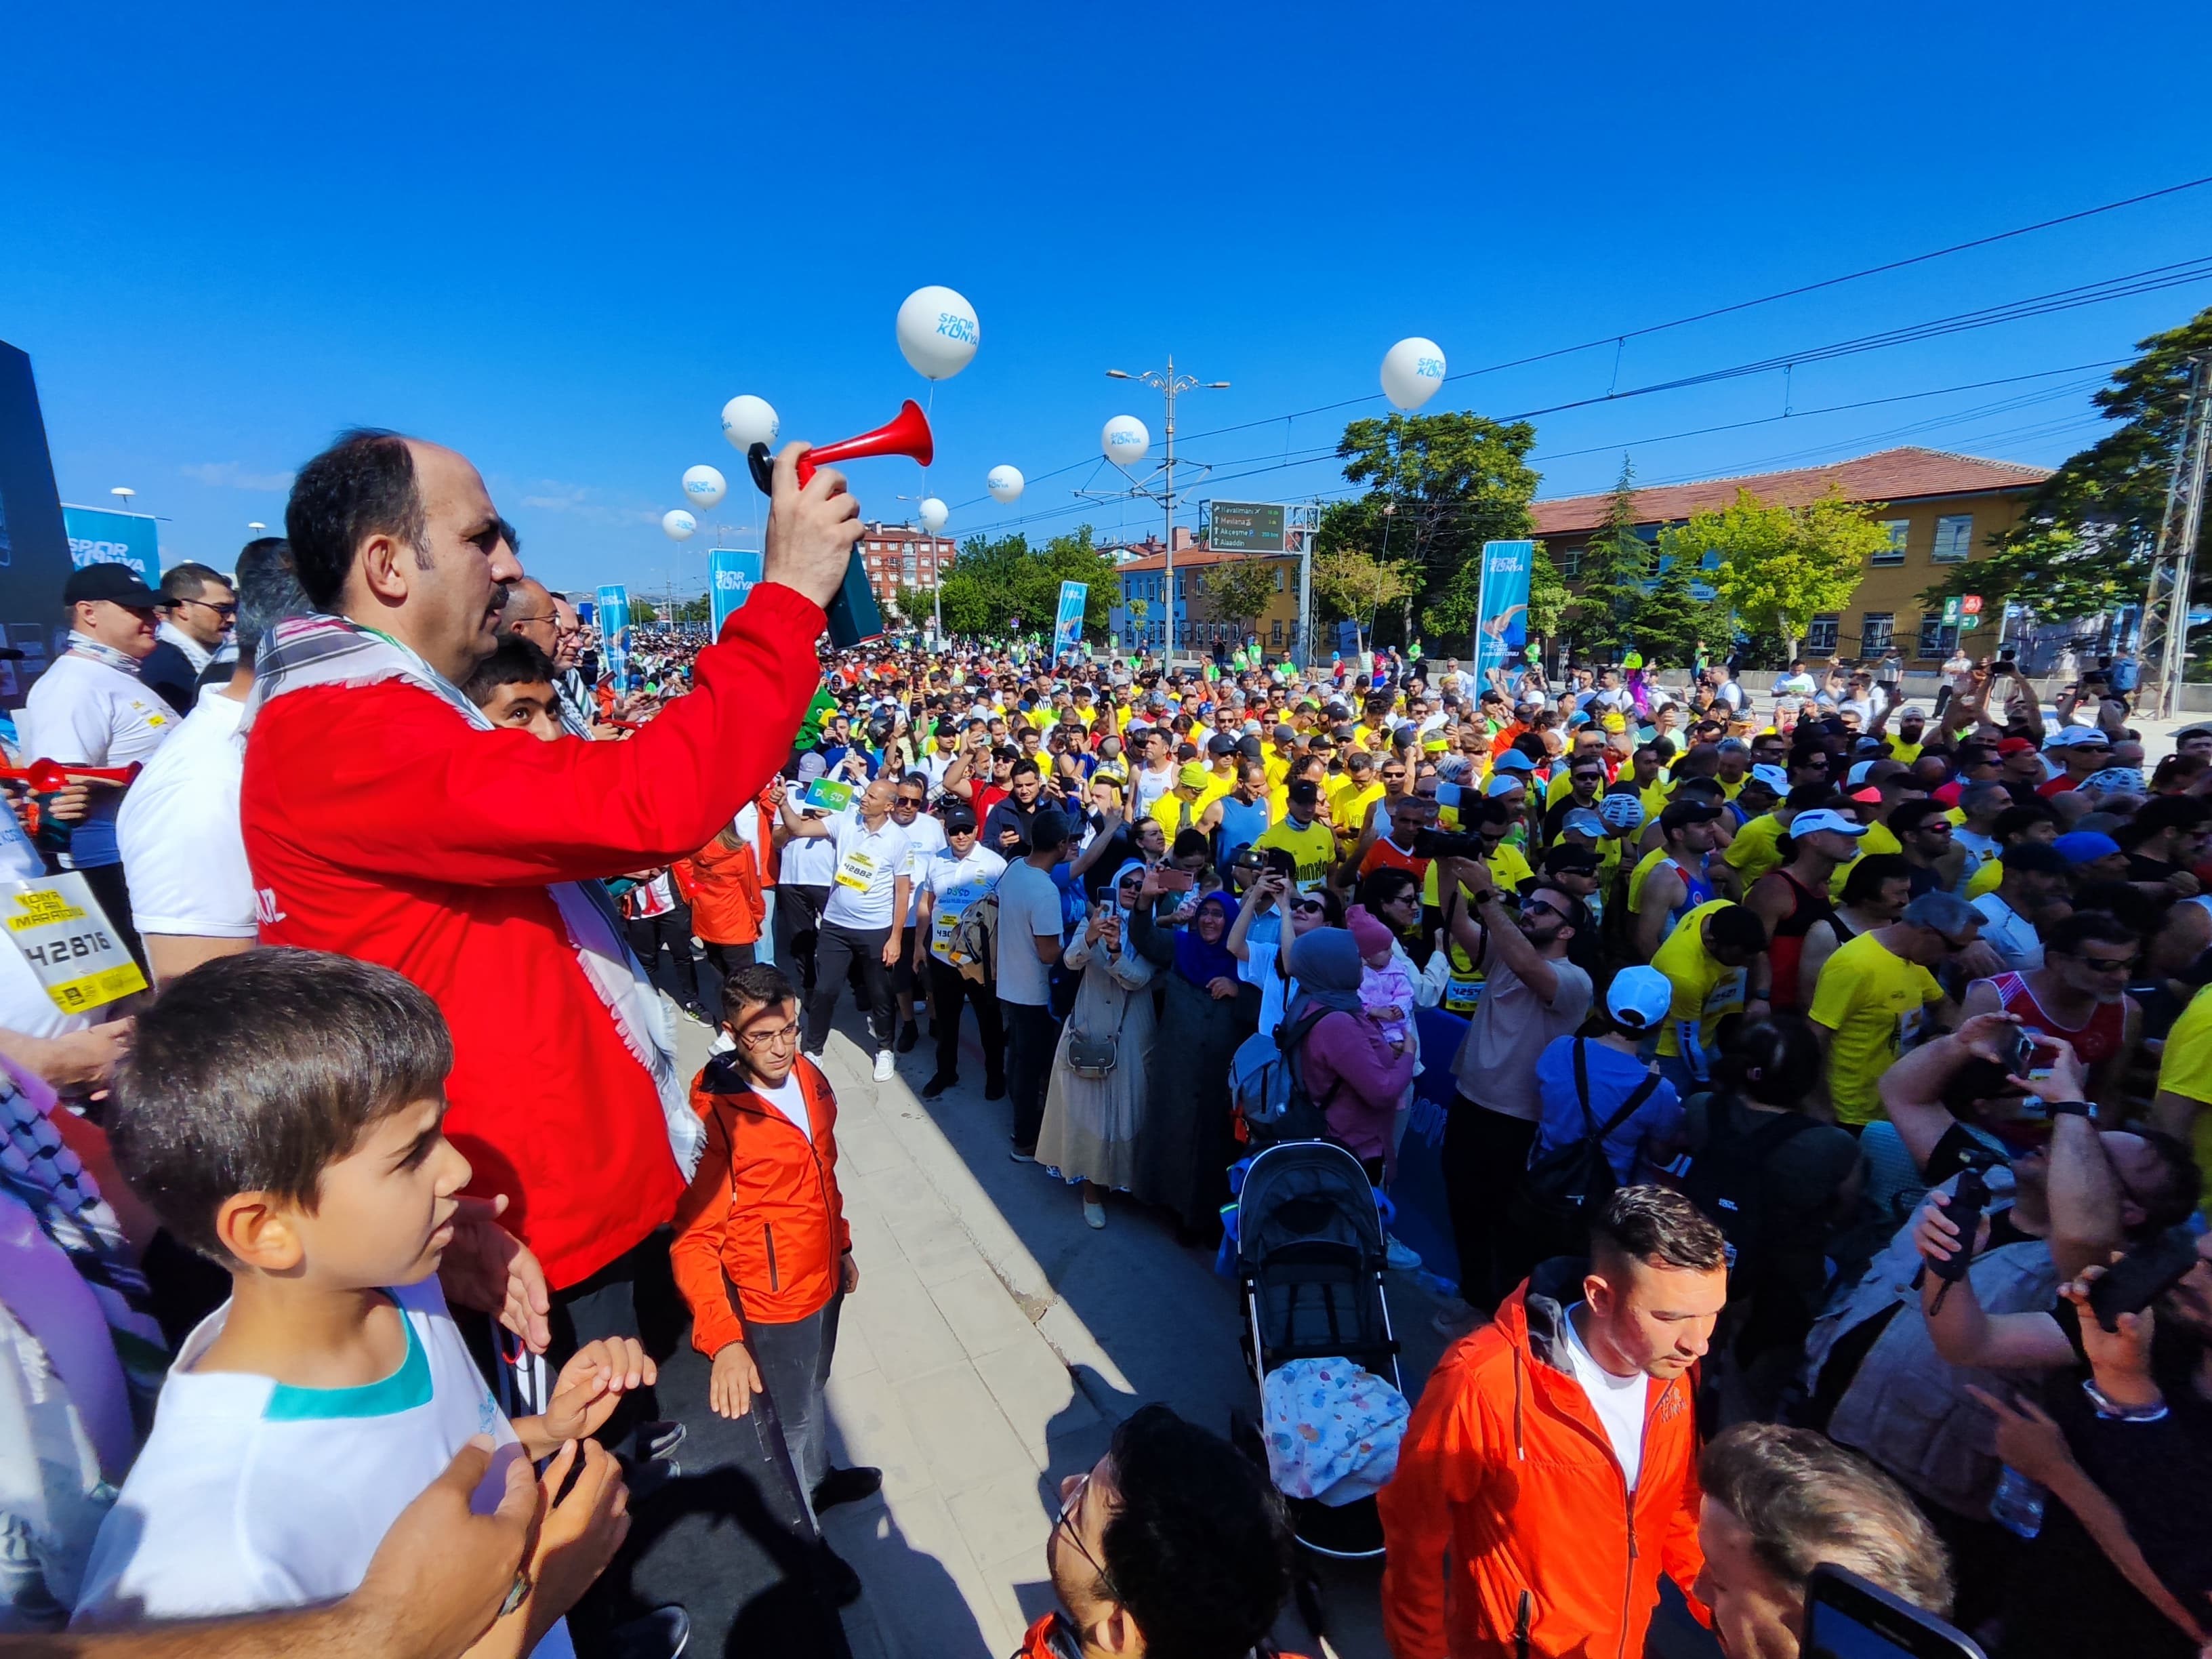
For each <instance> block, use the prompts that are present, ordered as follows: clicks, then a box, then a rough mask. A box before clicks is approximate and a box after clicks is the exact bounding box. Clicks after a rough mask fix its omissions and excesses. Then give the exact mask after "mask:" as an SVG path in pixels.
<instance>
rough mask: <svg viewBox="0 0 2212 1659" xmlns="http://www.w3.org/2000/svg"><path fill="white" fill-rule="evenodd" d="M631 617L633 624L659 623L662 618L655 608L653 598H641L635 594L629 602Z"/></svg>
mask: <svg viewBox="0 0 2212 1659" xmlns="http://www.w3.org/2000/svg"><path fill="white" fill-rule="evenodd" d="M629 619H630V622H631V623H632V624H633V625H635V623H657V622H659V620H660V612H659V611H658V610H656V609H655V608H654V606H653V601H652V600H651V599H638V598H636V597H635V595H633V596H632V597H631V599H630V602H629Z"/></svg>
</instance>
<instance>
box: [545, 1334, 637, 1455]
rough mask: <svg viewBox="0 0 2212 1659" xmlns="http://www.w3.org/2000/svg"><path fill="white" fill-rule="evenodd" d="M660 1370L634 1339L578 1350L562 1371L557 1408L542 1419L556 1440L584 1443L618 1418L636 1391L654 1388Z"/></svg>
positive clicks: (555, 1386)
mask: <svg viewBox="0 0 2212 1659" xmlns="http://www.w3.org/2000/svg"><path fill="white" fill-rule="evenodd" d="M657 1375H658V1371H657V1368H656V1367H655V1366H654V1364H653V1361H652V1359H651V1358H649V1357H647V1353H646V1352H645V1349H644V1348H643V1347H642V1346H640V1345H639V1343H638V1340H637V1339H636V1338H635V1337H634V1336H610V1337H602V1338H601V1339H600V1340H598V1341H597V1342H589V1343H586V1344H585V1345H584V1346H582V1347H580V1348H579V1349H577V1350H576V1354H575V1358H573V1359H571V1360H569V1362H568V1364H565V1365H563V1366H562V1367H561V1375H560V1376H559V1377H557V1378H556V1380H555V1382H554V1384H553V1400H552V1403H551V1404H550V1405H548V1406H547V1407H545V1414H544V1416H543V1417H542V1418H540V1419H538V1421H539V1425H540V1426H541V1427H542V1429H543V1430H544V1433H545V1434H546V1435H548V1436H550V1437H551V1438H553V1439H555V1440H580V1439H581V1438H582V1437H584V1436H586V1435H587V1434H591V1433H592V1432H593V1431H596V1430H597V1429H598V1428H599V1425H600V1424H602V1423H604V1422H605V1421H606V1420H607V1419H608V1418H610V1417H611V1416H612V1415H613V1414H614V1409H615V1407H617V1405H619V1404H620V1403H621V1401H622V1397H623V1395H624V1394H626V1393H628V1392H629V1390H630V1389H638V1388H644V1387H647V1386H649V1385H650V1384H651V1383H653V1379H654V1377H655V1376H657Z"/></svg>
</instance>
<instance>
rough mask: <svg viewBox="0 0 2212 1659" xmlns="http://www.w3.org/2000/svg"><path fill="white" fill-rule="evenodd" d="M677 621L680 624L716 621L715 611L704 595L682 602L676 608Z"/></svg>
mask: <svg viewBox="0 0 2212 1659" xmlns="http://www.w3.org/2000/svg"><path fill="white" fill-rule="evenodd" d="M675 615H676V620H677V621H678V622H680V623H703V622H711V621H713V620H714V606H713V605H711V604H710V603H709V602H708V598H707V596H706V595H705V594H704V593H702V594H701V595H700V596H699V597H698V598H697V599H684V600H680V601H679V602H678V605H677V606H676V613H675Z"/></svg>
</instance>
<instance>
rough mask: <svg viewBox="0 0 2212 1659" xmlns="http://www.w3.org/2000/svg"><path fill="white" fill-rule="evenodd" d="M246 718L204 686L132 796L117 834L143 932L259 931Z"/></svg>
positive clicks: (239, 706) (207, 934) (225, 935)
mask: <svg viewBox="0 0 2212 1659" xmlns="http://www.w3.org/2000/svg"><path fill="white" fill-rule="evenodd" d="M245 717H246V705H245V704H244V703H242V702H239V701H237V700H236V699H235V698H233V697H228V696H224V695H223V693H222V690H221V689H219V688H218V687H216V686H211V685H210V686H207V687H204V688H203V689H202V690H201V691H200V696H199V701H198V702H197V703H195V704H194V705H193V706H192V712H191V714H187V715H185V719H184V723H183V724H182V725H180V726H178V727H177V732H176V735H175V736H174V737H173V738H170V739H169V740H168V741H167V742H166V743H164V744H162V745H161V748H160V749H159V750H156V751H155V756H154V758H153V759H151V760H149V761H148V762H147V763H146V769H145V770H144V771H143V772H141V773H140V774H139V775H138V781H137V782H136V783H134V784H132V785H131V789H130V793H128V794H126V795H125V796H124V798H123V810H122V811H120V812H118V814H117V815H116V819H115V839H116V844H117V846H118V848H120V849H121V851H122V854H123V873H124V876H125V878H126V879H128V881H129V882H130V884H131V920H132V921H135V922H137V926H138V931H139V932H140V933H185V934H190V935H193V936H195V937H200V938H207V939H252V937H254V933H255V931H256V929H255V925H254V920H253V872H252V871H251V870H250V869H248V868H247V867H246V840H245V837H244V836H243V835H242V834H241V833H240V829H239V827H238V791H239V783H240V780H241V779H242V778H243V777H244V775H245V772H246V754H245V747H244V745H243V744H240V742H239V740H238V726H239V722H240V720H243V719H244V718H245Z"/></svg>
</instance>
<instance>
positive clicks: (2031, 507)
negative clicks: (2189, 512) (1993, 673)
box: [1920, 309, 2212, 617]
mask: <svg viewBox="0 0 2212 1659" xmlns="http://www.w3.org/2000/svg"><path fill="white" fill-rule="evenodd" d="M2136 349H2137V350H2139V351H2140V352H2142V356H2140V357H2138V358H2136V361H2135V362H2131V363H2130V364H2129V365H2128V366H2127V367H2126V368H2123V369H2120V370H2119V371H2118V373H2116V374H2114V375H2113V376H2112V384H2111V385H2110V386H2105V387H2103V388H2101V389H2100V390H2099V391H2098V392H2097V393H2096V394H2095V396H2094V397H2093V398H2091V399H2090V401H2091V402H2093V404H2096V406H2097V408H2098V410H2099V411H2100V413H2102V414H2103V415H2104V416H2105V418H2106V420H2109V421H2115V422H2118V425H2117V426H2115V427H2114V428H2112V430H2111V431H2109V432H2107V433H2106V435H2104V436H2103V437H2101V438H2100V439H2099V440H2098V441H2096V442H2095V443H2093V444H2092V445H2090V447H2088V448H2087V449H2085V450H2083V451H2082V452H2081V453H2080V454H2078V455H2075V456H2074V457H2073V458H2072V459H2069V460H2068V461H2067V462H2066V463H2065V464H2064V465H2062V466H2060V467H2059V469H2058V470H2057V471H2056V472H2054V473H2052V474H2051V477H2049V478H2047V479H2045V481H2044V483H2043V485H2042V487H2041V488H2040V489H2038V490H2037V491H2036V492H2035V494H2034V495H2032V496H2030V497H2029V498H2028V501H2027V506H2026V507H2025V509H2024V510H2023V512H2022V513H2021V520H2020V522H2019V523H2018V524H2017V525H2015V526H2014V527H2013V528H2012V529H2010V530H2008V531H2005V532H2002V533H2001V534H1999V535H1997V536H1996V537H1993V538H1990V543H1989V547H1990V553H1989V556H1988V557H1986V558H1979V559H1975V560H1972V562H1969V563H1966V564H1960V565H1955V566H1954V567H1953V568H1951V569H1950V570H1949V571H1948V572H1947V573H1946V574H1945V575H1944V578H1943V580H1942V581H1940V582H1937V583H1936V585H1935V586H1932V587H1930V588H1929V589H1928V590H1927V591H1926V592H1924V593H1923V594H1922V595H1921V596H1920V597H1921V600H1922V602H1923V604H1926V605H1929V606H1930V607H1931V608H1932V607H1933V606H1934V605H1936V604H1939V603H1941V602H1942V600H1944V599H1949V598H1951V597H1952V596H1954V594H1965V593H1979V594H1981V595H1982V596H1983V600H1984V605H1985V607H1986V608H1987V610H1988V611H1989V612H1990V613H1993V614H1996V615H2002V611H1998V610H1997V607H1998V606H2000V605H2002V604H2003V603H2004V602H2005V601H2006V600H2007V599H2017V600H2021V601H2023V602H2026V603H2029V604H2033V605H2034V606H2035V608H2036V610H2037V611H2039V613H2040V614H2042V615H2044V616H2045V617H2084V616H2090V615H2093V614H2094V613H2095V612H2097V611H2106V610H2110V609H2111V608H2112V607H2113V606H2114V605H2128V604H2140V603H2141V602H2142V596H2143V590H2144V588H2145V586H2147V585H2148V582H2149V580H2150V564H2151V558H2152V556H2153V554H2154V552H2155V550H2156V544H2157V540H2158V525H2159V520H2160V518H2161V517H2162V516H2163V515H2164V513H2165V511H2166V485H2167V482H2168V480H2169V479H2170V478H2171V477H2172V475H2173V464H2174V453H2175V450H2176V448H2177V447H2178V446H2179V442H2180V438H2181V423H2182V415H2183V410H2184V409H2185V406H2186V405H2187V404H2188V402H2189V378H2190V360H2191V358H2192V357H2195V356H2197V355H2199V354H2200V353H2203V352H2206V351H2212V309H2207V310H2204V311H2200V312H2198V313H2197V315H2196V316H2194V317H2193V318H2191V319H2190V320H2189V321H2188V322H2186V323H2184V324H2183V325H2181V326H2180V327H2179V328H2175V329H2170V330H2168V331H2166V332H2165V333H2163V334H2154V335H2152V336H2150V337H2148V339H2144V340H2139V341H2137V342H2136ZM2196 571H2197V590H2196V592H2195V594H2194V595H2192V598H2193V599H2195V600H2196V601H2197V603H2198V604H2202V603H2203V601H2204V599H2205V597H2206V595H2207V594H2208V593H2212V513H2207V514H2206V515H2205V518H2204V521H2203V539H2202V540H2200V541H2199V542H2198V543H2197V563H2196Z"/></svg>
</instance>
